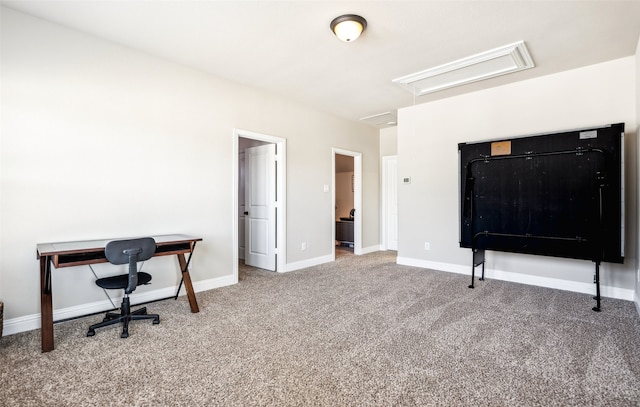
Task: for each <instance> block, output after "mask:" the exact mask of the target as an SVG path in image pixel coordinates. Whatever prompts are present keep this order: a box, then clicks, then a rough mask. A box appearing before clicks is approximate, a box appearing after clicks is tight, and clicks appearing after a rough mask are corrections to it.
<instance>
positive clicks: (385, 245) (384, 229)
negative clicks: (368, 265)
mask: <svg viewBox="0 0 640 407" xmlns="http://www.w3.org/2000/svg"><path fill="white" fill-rule="evenodd" d="M394 160H395V161H396V165H397V162H398V156H397V155H386V156H384V157H382V199H381V201H382V202H381V214H382V220H381V222H380V223H381V228H380V234H381V236H380V242H381V243H382V244H381V247H380V249H381V250H389V205H388V204H387V198H388V196H389V192H390V191H389V190H390V186H389V184H390V180H389V175H388V174H387V169H388V165H389V161H394ZM396 168H397V167H396ZM397 188H398V184H397V180H396V194H397ZM396 226H397V225H396ZM396 250H397V249H396Z"/></svg>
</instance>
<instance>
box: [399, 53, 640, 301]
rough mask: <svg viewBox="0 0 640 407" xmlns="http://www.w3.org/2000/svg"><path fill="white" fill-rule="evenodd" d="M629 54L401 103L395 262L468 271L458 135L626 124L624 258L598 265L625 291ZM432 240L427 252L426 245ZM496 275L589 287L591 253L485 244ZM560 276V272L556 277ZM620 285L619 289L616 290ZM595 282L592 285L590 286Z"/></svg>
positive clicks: (628, 268)
mask: <svg viewBox="0 0 640 407" xmlns="http://www.w3.org/2000/svg"><path fill="white" fill-rule="evenodd" d="M634 69H635V68H634V57H628V58H623V59H619V60H614V61H610V62H606V63H602V64H598V65H592V66H587V67H584V68H580V69H576V70H572V71H567V72H563V73H559V74H555V75H549V76H544V77H540V78H536V79H531V80H528V81H523V82H519V83H515V84H511V85H506V86H501V87H496V88H492V89H488V90H484V91H479V92H475V93H471V94H466V95H462V96H457V97H452V98H448V99H443V100H439V101H435V102H431V103H426V104H422V105H417V106H412V107H408V108H405V109H401V110H400V111H399V121H398V123H399V125H398V171H399V174H398V175H399V177H411V180H412V182H411V184H409V185H400V186H399V187H398V189H399V191H398V195H399V212H400V213H403V214H407V213H410V214H411V216H410V217H409V216H401V217H400V224H399V239H400V240H399V250H398V257H399V262H402V263H407V264H409V263H411V264H416V265H422V266H425V267H433V268H438V269H443V270H448V271H456V272H464V273H469V274H470V272H471V266H470V265H471V251H470V250H469V249H462V248H460V247H459V243H458V242H459V232H458V231H459V224H458V219H459V215H458V208H459V206H458V178H459V174H458V157H457V151H458V150H457V144H458V143H460V142H469V141H478V140H485V139H493V138H501V137H514V136H524V135H529V134H536V133H544V132H555V131H560V130H566V129H575V128H581V127H588V126H596V125H604V124H609V123H618V122H624V123H626V128H625V148H626V152H627V154H626V157H625V160H626V161H625V172H626V185H625V190H626V225H625V226H626V259H625V263H624V264H623V265H616V264H609V263H604V264H603V267H602V268H601V270H602V278H601V282H602V285H603V286H606V287H605V288H607V289H606V290H605V291H604V295H616V296H623V297H626V298H628V297H629V295H631V296H632V293H633V289H634V274H635V269H636V258H637V252H638V250H637V247H638V243H637V230H638V228H637V216H636V212H637V188H636V187H637V173H636V161H637V154H636V151H637V142H636V138H637V137H636V136H637V122H636V114H637V110H636V103H635V100H636V99H635V89H636V84H635V76H636V73H635V70H634ZM425 242H430V247H431V250H429V251H426V250H425V249H424V243H425ZM487 268H489V269H490V270H492V271H495V273H494V275H495V276H500V275H501V273H500V272H508V273H502V277H505V278H507V279H510V278H514V279H515V280H519V281H527V282H531V283H536V284H537V283H540V285H545V284H548V283H550V282H551V283H552V284H551V285H556V286H557V287H558V288H566V289H570V290H571V289H575V290H576V291H584V289H585V288H588V290H591V289H594V288H593V284H592V279H593V273H594V266H593V263H591V262H590V261H582V260H572V259H559V258H550V257H543V256H531V255H521V254H508V253H497V252H488V261H487ZM553 279H557V280H553ZM617 289H618V290H617ZM594 290H595V289H594Z"/></svg>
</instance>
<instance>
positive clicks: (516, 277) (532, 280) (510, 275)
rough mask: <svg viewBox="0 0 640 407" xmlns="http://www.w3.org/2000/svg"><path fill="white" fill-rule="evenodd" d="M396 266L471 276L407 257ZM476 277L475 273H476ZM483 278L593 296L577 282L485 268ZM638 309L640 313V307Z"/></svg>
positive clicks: (605, 291) (617, 292)
mask: <svg viewBox="0 0 640 407" xmlns="http://www.w3.org/2000/svg"><path fill="white" fill-rule="evenodd" d="M396 262H397V264H401V265H405V266H413V267H421V268H427V269H432V270H439V271H446V272H449V273H457V274H466V275H469V276H470V275H471V266H470V265H468V266H461V265H459V264H451V263H439V262H434V261H427V260H420V259H412V258H408V257H398V258H397V259H396ZM476 275H478V274H477V272H476ZM484 276H485V277H486V278H490V279H494V280H502V281H510V282H513V283H520V284H528V285H534V286H538V287H547V288H555V289H558V290H564V291H572V292H577V293H584V294H595V293H596V288H595V285H594V284H591V283H581V282H578V281H571V280H561V279H558V278H549V277H540V276H532V275H530V274H520V273H514V272H511V271H503V270H493V269H487V268H485V271H484ZM600 294H601V295H602V296H603V297H608V298H616V299H619V300H627V301H633V300H634V291H633V290H629V289H626V288H619V287H611V286H600ZM636 306H637V307H639V312H640V306H639V305H636Z"/></svg>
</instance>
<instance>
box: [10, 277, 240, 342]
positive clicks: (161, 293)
mask: <svg viewBox="0 0 640 407" xmlns="http://www.w3.org/2000/svg"><path fill="white" fill-rule="evenodd" d="M236 283H237V281H236V280H235V279H234V276H233V275H231V274H229V275H226V276H222V277H216V278H211V279H208V280H202V281H196V282H194V283H193V290H194V291H195V292H203V291H208V290H211V289H214V288H220V287H225V286H228V285H233V284H236ZM177 289H178V286H177V285H176V286H173V287H165V288H161V289H158V290H152V291H145V292H139V293H133V294H131V296H130V298H131V303H132V304H133V305H132V306H136V305H137V304H141V303H144V302H149V301H155V300H158V299H161V298H167V297H172V296H174V295H175V294H176V290H177ZM185 294H186V292H185V289H184V286H183V287H182V289H181V290H180V296H184V295H185ZM113 301H114V303H116V304H119V303H120V302H121V301H122V297H116V298H113ZM185 306H187V305H185ZM112 308H113V307H112V306H111V303H110V302H109V300H102V301H95V302H90V303H86V304H81V305H75V306H72V307H67V308H61V309H58V310H53V320H54V321H60V320H63V319H68V318H76V317H82V316H85V315H89V314H94V313H97V312H106V311H108V310H110V309H112ZM40 326H41V321H40V314H39V313H38V314H31V315H25V316H22V317H18V318H11V319H8V320H4V327H3V333H2V334H3V335H4V336H7V335H13V334H17V333H20V332H25V331H31V330H34V329H40Z"/></svg>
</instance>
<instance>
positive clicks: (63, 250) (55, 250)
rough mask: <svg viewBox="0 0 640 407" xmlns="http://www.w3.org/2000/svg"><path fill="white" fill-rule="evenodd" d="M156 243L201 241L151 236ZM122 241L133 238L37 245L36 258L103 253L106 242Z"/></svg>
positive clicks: (180, 237) (167, 236)
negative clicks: (79, 253) (81, 253)
mask: <svg viewBox="0 0 640 407" xmlns="http://www.w3.org/2000/svg"><path fill="white" fill-rule="evenodd" d="M151 237H153V239H154V240H155V241H156V244H157V245H158V246H161V245H166V244H171V243H183V242H199V241H201V240H202V238H200V237H193V236H187V235H181V234H175V235H160V236H151ZM123 239H135V238H126V237H125V238H113V239H97V240H83V241H77V242H59V243H38V245H37V251H38V258H40V257H41V256H55V255H59V254H68V253H78V252H91V251H103V250H104V247H105V246H106V245H107V243H108V242H110V241H112V240H123Z"/></svg>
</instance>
